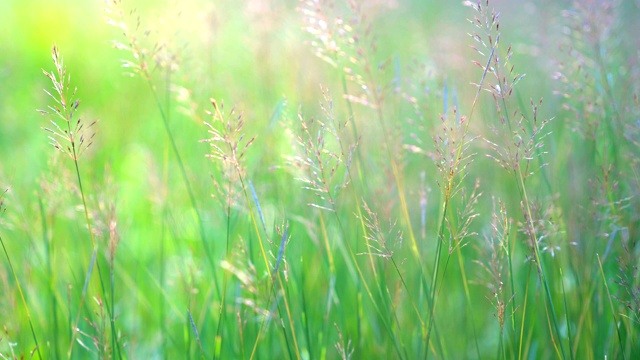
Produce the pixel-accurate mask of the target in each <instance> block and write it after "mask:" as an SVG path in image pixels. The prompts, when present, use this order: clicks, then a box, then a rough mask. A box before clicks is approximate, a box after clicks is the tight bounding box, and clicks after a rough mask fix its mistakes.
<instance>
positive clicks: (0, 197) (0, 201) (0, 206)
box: [0, 189, 42, 359]
mask: <svg viewBox="0 0 640 360" xmlns="http://www.w3.org/2000/svg"><path fill="white" fill-rule="evenodd" d="M7 191H9V190H8V189H6V190H4V191H3V192H2V194H0V216H2V215H4V213H5V212H6V210H7V208H6V207H5V205H4V195H5V194H6V193H7ZM0 245H2V251H3V252H4V255H5V257H6V258H7V263H8V264H9V270H10V271H11V276H13V280H14V281H15V282H16V287H17V288H18V294H20V300H21V301H22V306H23V308H24V311H25V314H26V315H27V320H28V321H29V328H30V329H31V336H32V337H33V342H34V343H35V345H36V346H35V352H36V353H37V354H38V358H39V359H42V354H41V353H40V345H39V344H38V337H37V336H36V330H35V328H34V327H33V321H31V313H30V312H29V306H28V305H27V300H26V298H25V296H24V292H23V291H22V286H20V280H19V279H18V274H17V273H16V270H15V269H14V267H13V263H12V262H11V257H10V256H9V252H8V251H7V247H6V246H5V244H4V240H3V239H2V236H0Z"/></svg>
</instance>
